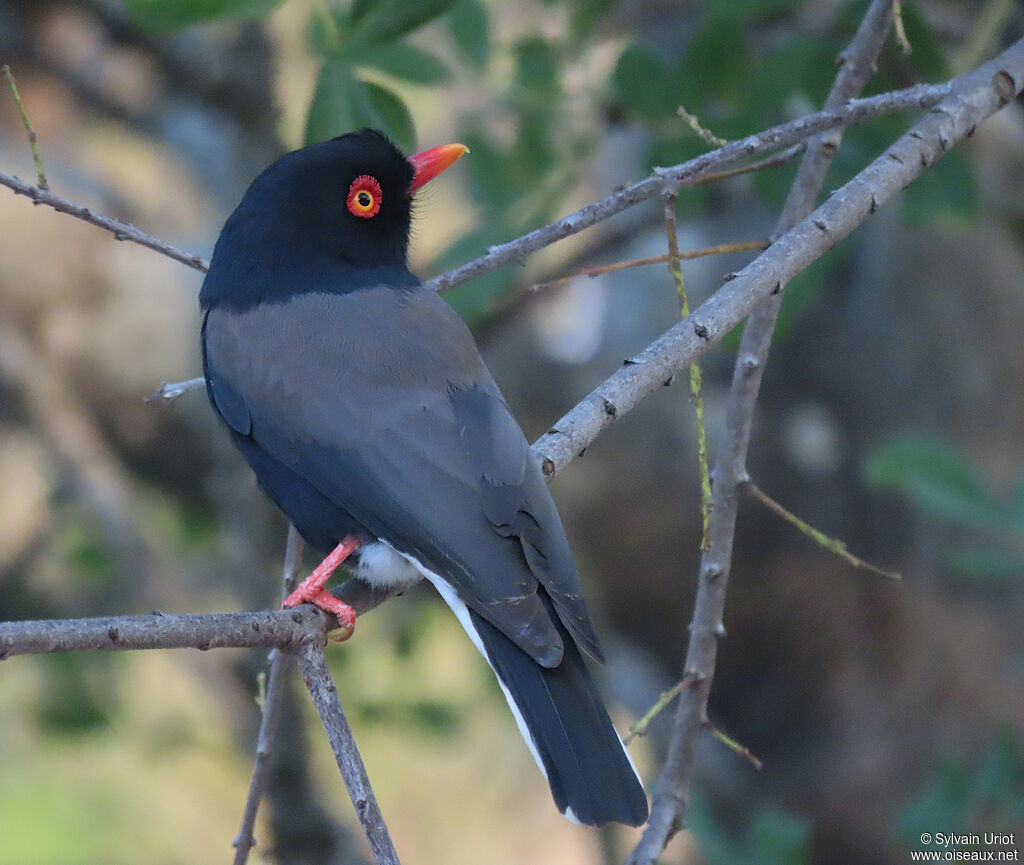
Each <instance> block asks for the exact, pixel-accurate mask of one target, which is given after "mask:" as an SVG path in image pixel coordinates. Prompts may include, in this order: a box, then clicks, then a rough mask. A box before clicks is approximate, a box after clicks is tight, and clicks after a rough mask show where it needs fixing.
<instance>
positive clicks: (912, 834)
mask: <svg viewBox="0 0 1024 865" xmlns="http://www.w3.org/2000/svg"><path fill="white" fill-rule="evenodd" d="M969 795H970V782H969V780H968V778H967V773H966V772H965V771H964V769H963V767H961V766H960V765H959V764H957V763H956V762H954V761H953V760H949V759H947V760H944V761H943V762H942V764H941V765H940V766H939V769H938V771H937V772H936V773H935V778H934V780H933V781H932V782H931V783H930V784H929V785H928V787H927V788H926V789H925V790H924V792H923V793H921V795H920V796H918V798H917V799H915V800H914V801H913V802H911V803H910V805H908V806H907V808H906V809H905V810H904V812H903V814H902V815H901V816H900V834H901V835H902V836H903V840H904V841H905V842H906V843H907V844H909V845H910V846H911V847H912V848H914V849H920V844H921V833H922V832H934V831H936V827H937V826H941V827H942V831H943V832H962V831H964V829H965V822H964V815H965V812H966V810H967V799H968V796H969Z"/></svg>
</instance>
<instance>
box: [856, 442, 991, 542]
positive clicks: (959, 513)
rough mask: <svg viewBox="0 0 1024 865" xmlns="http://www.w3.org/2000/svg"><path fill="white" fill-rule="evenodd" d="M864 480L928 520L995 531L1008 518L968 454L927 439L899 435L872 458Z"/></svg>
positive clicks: (946, 444)
mask: <svg viewBox="0 0 1024 865" xmlns="http://www.w3.org/2000/svg"><path fill="white" fill-rule="evenodd" d="M864 476H865V478H866V480H867V481H868V483H869V484H871V485H872V486H875V487H878V488H882V489H889V490H894V491H896V492H900V493H902V494H903V495H904V496H906V497H907V498H909V499H910V500H911V501H912V502H914V503H915V504H916V505H917V506H918V507H919V508H921V510H922V511H924V512H925V513H926V514H928V515H929V516H932V517H935V518H937V519H940V520H944V521H946V522H949V523H953V524H954V525H960V526H969V527H973V528H983V529H990V528H994V527H998V526H999V525H1001V524H1002V522H1003V518H1004V514H1003V510H1002V509H1001V508H1000V507H999V505H998V504H996V503H994V502H993V501H992V499H991V497H990V496H989V494H988V491H987V490H986V488H985V485H984V483H983V482H982V480H981V478H980V477H979V475H978V474H977V472H976V471H975V470H974V468H973V467H972V466H971V464H970V462H969V461H968V460H967V458H966V456H965V455H964V453H963V451H962V450H960V449H959V448H957V447H956V446H954V445H952V444H951V443H949V442H947V441H945V440H943V439H938V438H934V437H931V436H928V435H923V434H916V433H907V434H904V435H900V436H895V437H893V438H891V439H889V440H888V441H887V442H885V443H884V444H882V445H881V446H879V447H877V448H876V449H875V450H874V451H873V452H872V453H870V454H869V455H868V457H867V459H866V460H865V463H864Z"/></svg>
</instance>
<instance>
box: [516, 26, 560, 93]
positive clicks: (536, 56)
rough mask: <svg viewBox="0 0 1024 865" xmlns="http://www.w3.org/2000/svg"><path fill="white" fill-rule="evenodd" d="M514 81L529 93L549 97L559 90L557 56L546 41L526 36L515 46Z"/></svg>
mask: <svg viewBox="0 0 1024 865" xmlns="http://www.w3.org/2000/svg"><path fill="white" fill-rule="evenodd" d="M516 80H517V81H518V83H519V86H520V87H522V88H523V89H524V90H526V91H529V92H531V93H539V94H543V95H549V94H552V93H557V92H558V90H559V86H560V85H559V80H558V55H557V54H556V53H555V50H554V48H553V47H552V46H551V43H549V42H548V41H547V40H546V39H543V38H541V37H540V36H528V37H527V38H526V39H523V40H522V41H520V42H519V44H518V45H517V46H516Z"/></svg>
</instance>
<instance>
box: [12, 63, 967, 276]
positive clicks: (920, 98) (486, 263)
mask: <svg viewBox="0 0 1024 865" xmlns="http://www.w3.org/2000/svg"><path fill="white" fill-rule="evenodd" d="M949 87H950V84H949V82H947V83H945V84H920V85H917V86H916V87H909V88H907V89H906V90H894V91H892V92H890V93H882V94H880V95H878V96H871V97H868V98H865V99H853V100H850V101H849V103H847V104H845V105H843V106H841V107H837V108H835V109H833V110H830V111H819V112H817V113H815V114H808V115H807V116H806V117H801V118H799V119H797V120H792V121H790V122H788V123H783V124H781V125H779V126H774V127H772V128H771V129H766V130H764V131H763V132H758V133H757V134H756V135H748V136H747V137H746V138H741V139H739V140H738V141H733V142H730V143H729V144H727V145H726V146H725V147H720V148H719V149H717V150H712V151H710V152H708V153H705V154H702V155H701V156H698V157H697V158H695V159H691V160H689V161H688V162H683V163H680V164H679V165H675V166H672V167H671V168H656V169H655V170H654V173H653V174H652V175H651V176H650V177H647V178H645V179H644V180H641V181H639V182H638V183H634V184H631V185H630V186H627V187H625V188H623V189H620V190H619V191H618V192H614V193H612V194H611V195H608V196H606V197H604V198H602V199H600V200H598V201H595V202H593V203H592V204H588V205H587V206H586V207H583V208H581V209H579V210H577V211H575V212H574V213H570V214H569V215H568V216H564V217H562V218H561V219H559V220H556V221H555V222H552V223H550V224H549V225H545V226H543V227H542V228H538V229H535V230H534V231H530V232H528V233H526V234H524V235H523V236H522V237H519V238H516V239H515V240H511V241H509V242H507V243H502V244H498V245H497V246H492V247H491V248H490V249H488V250H487V253H486V254H485V255H482V256H480V258H477V259H474V260H473V261H470V262H467V263H466V264H463V265H461V266H460V267H456V268H454V269H453V270H449V271H447V272H446V273H442V274H440V275H439V276H435V277H434V278H433V279H431V280H429V281H428V282H427V283H426V285H427V286H429V287H430V288H433V289H434V290H435V291H441V292H443V291H447V290H448V289H450V288H453V287H455V286H456V285H461V284H462V283H464V282H468V281H469V280H471V279H475V278H476V277H478V276H482V275H483V274H485V273H490V272H491V271H492V270H496V269H497V268H499V267H502V266H504V265H506V264H518V263H521V262H523V261H525V260H526V258H527V256H529V255H530V254H532V253H534V252H536V251H537V250H539V249H543V248H544V247H546V246H550V245H551V244H552V243H555V242H556V241H558V240H562V239H564V238H566V237H570V236H572V235H573V234H578V233H579V232H580V231H583V229H585V228H589V227H590V226H592V225H596V224H597V223H599V222H602V221H604V220H606V219H608V218H609V217H611V216H614V215H615V214H617V213H621V212H622V211H623V210H627V209H629V208H630V207H634V206H636V205H637V204H640V203H641V202H643V201H647V200H648V199H649V198H654V197H655V196H657V195H660V194H661V192H662V190H663V189H664V188H665V184H666V183H671V184H675V185H676V186H678V187H684V186H693V185H695V184H696V183H698V182H699V181H700V179H701V178H702V177H703V176H705V175H706V174H707V173H708V172H711V171H717V170H720V169H721V168H723V167H724V166H726V165H730V164H732V163H734V162H737V161H739V160H741V159H749V158H751V157H753V156H758V155H760V154H762V153H769V152H771V151H773V150H776V149H778V148H780V147H788V146H790V145H792V144H796V143H797V142H800V141H805V140H806V139H808V138H810V137H812V136H815V135H818V134H820V133H822V132H825V131H828V130H830V129H838V128H840V127H843V126H848V125H851V124H857V123H864V122H866V121H868V120H870V119H872V118H874V117H880V116H882V115H885V114H892V113H893V112H897V111H908V110H909V111H913V110H920V109H927V108H932V107H933V106H935V105H937V104H938V103H939V102H941V101H942V99H943V98H944V97H945V95H946V94H947V93H949ZM2 182H3V177H2V175H0V183H2Z"/></svg>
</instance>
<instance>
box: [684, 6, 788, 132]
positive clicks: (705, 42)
mask: <svg viewBox="0 0 1024 865" xmlns="http://www.w3.org/2000/svg"><path fill="white" fill-rule="evenodd" d="M733 8H734V7H733V6H732V4H728V5H726V6H725V7H723V9H722V10H721V11H720V12H718V13H712V12H710V11H709V12H708V13H707V14H706V15H705V16H704V19H703V20H702V21H701V23H700V26H699V27H698V28H697V32H696V33H695V34H694V36H693V39H692V40H691V41H690V44H689V46H688V48H687V50H686V54H685V56H684V58H683V66H682V70H681V71H682V74H681V76H680V82H681V83H687V88H688V92H685V95H683V96H680V97H677V99H680V100H681V101H683V104H684V105H686V102H692V103H693V104H692V105H686V109H687V111H690V112H693V113H697V114H698V115H699V113H700V111H699V109H700V104H699V102H703V103H704V104H706V103H707V99H706V96H704V98H702V96H703V95H704V94H706V93H707V92H712V93H714V94H716V95H718V96H720V97H724V98H728V99H730V100H733V104H734V105H740V104H742V102H743V99H744V97H746V95H747V88H748V86H749V82H750V80H751V67H750V56H749V51H748V50H747V42H746V30H745V28H744V21H743V20H742V19H741V18H740V17H738V16H737V15H736V14H735V13H734V12H730V11H729V10H731V9H733ZM768 74H769V75H772V74H773V73H771V72H770V73H768ZM694 88H696V90H695V91H694ZM673 110H675V109H674V108H673ZM709 123H710V121H709Z"/></svg>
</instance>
